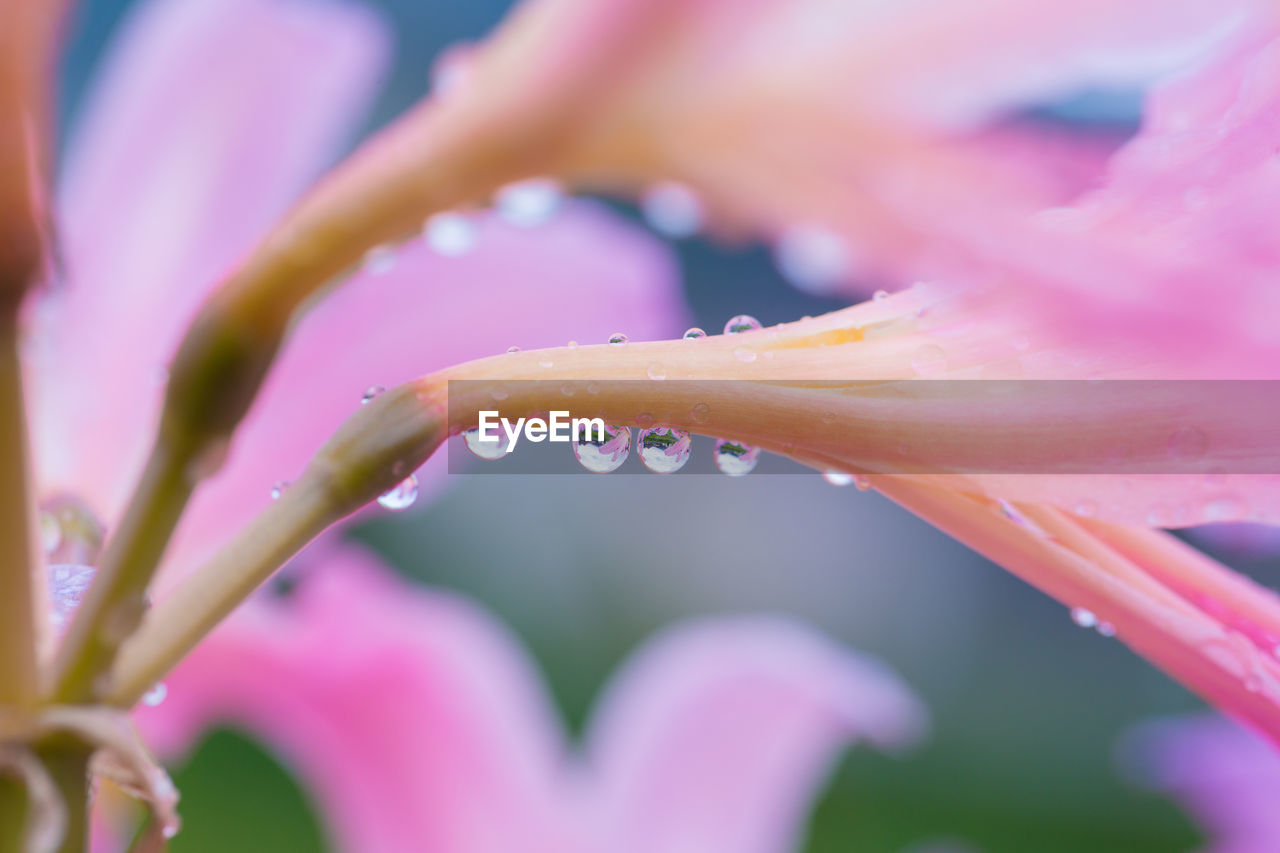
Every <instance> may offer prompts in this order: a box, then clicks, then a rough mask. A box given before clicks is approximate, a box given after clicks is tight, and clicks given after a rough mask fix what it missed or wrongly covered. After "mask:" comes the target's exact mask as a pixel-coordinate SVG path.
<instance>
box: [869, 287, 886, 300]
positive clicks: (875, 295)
mask: <svg viewBox="0 0 1280 853" xmlns="http://www.w3.org/2000/svg"><path fill="white" fill-rule="evenodd" d="M871 298H872V299H874V300H875V301H876V302H879V301H881V300H883V299H888V298H889V291H887V290H877V291H876V292H875V293H873V294H871Z"/></svg>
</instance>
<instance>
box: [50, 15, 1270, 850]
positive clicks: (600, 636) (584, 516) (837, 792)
mask: <svg viewBox="0 0 1280 853" xmlns="http://www.w3.org/2000/svg"><path fill="white" fill-rule="evenodd" d="M367 2H368V3H369V5H373V6H377V7H380V8H382V9H383V11H384V12H385V14H386V15H387V16H388V17H389V18H390V20H391V21H392V22H393V23H394V27H395V32H396V37H397V39H398V44H397V54H396V57H395V65H394V69H393V72H392V76H391V78H390V79H389V81H388V86H387V87H386V89H385V90H384V94H383V96H382V98H381V101H380V102H379V104H378V106H377V109H376V112H375V114H374V115H373V116H372V118H371V122H370V127H376V126H378V125H380V124H382V123H384V122H386V121H387V120H388V119H389V118H391V117H392V116H394V115H395V114H397V113H398V112H399V111H401V110H402V109H404V108H405V107H406V106H408V105H409V104H410V103H412V102H413V101H414V100H416V99H417V98H418V97H420V96H421V95H422V94H423V92H424V90H425V88H426V81H427V79H428V70H429V67H430V64H431V62H432V60H433V58H434V57H435V55H436V54H437V53H438V52H439V50H440V49H441V48H443V47H445V46H447V45H449V44H451V43H453V42H455V41H458V40H459V39H473V38H476V37H479V36H481V35H483V34H484V33H485V32H487V31H488V30H489V29H490V28H491V27H492V26H493V25H494V24H495V23H496V22H497V21H498V20H500V18H501V17H502V15H503V14H504V13H505V11H506V9H507V7H508V5H509V4H508V3H507V2H505V0H470V2H466V3H446V2H443V0H435V2H431V1H430V0H428V1H427V2H424V0H367ZM129 5H130V3H129V0H86V1H85V2H83V3H82V9H81V12H80V15H79V19H78V20H77V22H76V28H75V32H74V40H73V46H72V50H71V51H70V54H69V56H68V59H67V66H66V68H65V97H64V114H65V115H70V114H72V113H73V112H74V110H75V106H76V104H77V101H78V99H79V98H80V97H81V95H82V92H83V90H84V87H85V83H86V80H87V78H88V76H89V74H90V73H91V70H92V68H93V65H94V62H95V60H96V59H97V57H98V56H99V54H100V51H101V50H102V48H103V45H104V43H105V41H106V40H107V39H108V38H109V36H110V35H111V33H112V32H113V29H114V28H115V27H116V26H117V25H118V23H119V21H120V19H121V16H122V15H123V14H124V13H125V12H126V11H127V9H128V7H129ZM1133 107H1134V103H1128V104H1126V101H1125V99H1119V100H1116V99H1114V98H1113V99H1110V100H1107V101H1095V102H1092V103H1091V102H1088V101H1087V100H1086V101H1085V102H1083V103H1072V104H1066V105H1057V106H1056V107H1055V108H1052V109H1047V110H1045V111H1044V115H1043V119H1044V120H1046V121H1077V122H1079V121H1086V122H1091V123H1095V124H1096V123H1102V124H1105V125H1107V126H1108V127H1110V128H1112V129H1113V130H1115V131H1116V132H1125V131H1126V126H1127V125H1128V124H1130V123H1132V122H1133V121H1135V120H1136V113H1135V111H1134V109H1133ZM619 209H620V210H623V211H624V212H625V213H626V215H628V216H632V217H635V216H636V214H635V211H634V210H632V209H627V208H625V207H622V206H620V207H619ZM637 218H638V217H637ZM676 250H677V251H678V254H679V257H680V261H681V265H682V273H683V277H684V282H685V288H686V293H687V301H688V303H689V305H690V307H691V310H692V312H693V314H694V316H695V322H696V324H697V325H700V326H702V327H704V328H706V329H708V330H718V329H719V328H720V327H721V326H722V325H723V323H724V321H725V319H726V318H727V317H729V316H730V315H732V314H737V313H744V312H745V313H749V314H752V315H754V316H756V317H758V318H759V319H760V320H762V321H763V322H764V323H765V324H771V323H775V322H780V321H784V320H792V319H795V318H797V317H800V316H802V315H805V314H818V313H820V312H822V311H826V310H830V309H832V308H836V307H839V306H840V305H841V304H842V303H840V302H837V301H833V300H824V299H818V298H815V297H812V296H807V295H804V294H802V293H800V292H799V291H797V290H795V289H793V288H792V287H790V286H789V285H788V284H787V283H786V282H785V281H784V280H783V279H782V277H781V276H780V275H779V274H778V273H777V272H776V269H775V267H774V264H773V262H772V259H771V257H770V255H769V252H768V251H767V250H766V249H764V248H760V247H724V246H716V245H712V244H710V243H707V242H704V241H701V240H698V239H693V240H689V241H683V242H681V243H680V244H678V246H676ZM620 325H621V324H620ZM699 449H701V448H699ZM424 503H425V504H426V505H424V506H421V507H418V508H415V509H414V510H413V511H410V512H407V513H403V514H399V515H396V516H387V517H380V518H377V519H376V520H373V521H371V522H368V523H366V524H365V525H364V526H363V527H361V528H359V529H358V530H357V531H356V533H355V535H356V536H357V537H358V538H360V539H361V540H363V541H364V542H366V543H368V544H369V545H371V546H372V547H374V548H376V549H377V550H378V551H379V552H381V553H382V554H383V556H384V557H385V558H386V560H387V562H388V563H390V564H391V565H393V566H395V567H396V568H397V569H398V570H399V571H400V572H402V573H403V574H404V575H405V576H406V577H408V578H411V579H413V580H414V581H416V582H420V583H424V584H431V585H434V586H438V587H445V588H449V589H453V590H459V591H462V592H464V593H466V594H467V595H469V596H471V597H473V598H475V599H477V600H478V601H480V602H481V603H482V604H483V605H484V606H485V607H487V608H489V609H490V610H492V611H494V612H495V613H497V614H498V615H499V616H500V617H501V618H503V619H504V620H505V621H506V622H508V623H509V624H510V625H511V626H512V628H513V629H514V630H515V631H516V632H517V633H518V634H519V635H520V636H521V637H522V638H523V640H524V641H525V642H526V643H527V645H528V646H529V647H530V649H531V650H532V652H533V654H534V656H535V657H536V659H537V660H538V662H539V664H540V665H541V667H542V669H543V672H544V674H545V676H546V678H547V680H548V682H549V684H550V685H551V688H552V690H553V692H554V694H555V696H556V698H557V699H558V701H559V703H560V707H561V709H562V712H563V714H564V715H565V717H566V719H567V720H568V721H569V722H570V724H571V725H572V726H574V727H575V728H576V727H578V726H580V725H581V722H582V720H583V719H584V717H585V716H586V715H587V713H588V711H589V709H590V705H591V702H592V699H593V697H594V696H595V695H596V693H597V691H598V690H599V688H600V687H601V685H602V683H603V680H604V679H605V678H606V677H607V675H608V674H609V673H610V672H611V671H612V670H613V669H614V668H615V667H616V665H617V664H618V663H619V662H620V661H621V660H622V659H623V658H625V656H626V655H627V654H628V653H629V652H630V651H631V650H632V649H633V648H634V647H635V646H636V645H637V644H638V643H639V642H640V641H641V640H642V639H643V638H644V637H645V636H646V635H648V634H650V633H651V632H652V631H654V630H655V629H658V628H659V627H661V626H663V625H665V624H668V623H670V622H672V621H674V620H679V619H682V618H686V617H690V616H697V615H699V614H707V613H717V612H760V611H768V612H780V613H786V614H791V615H794V616H797V617H799V618H802V619H804V620H807V621H808V622H810V623H812V624H814V625H817V626H819V627H821V628H822V629H823V630H825V631H827V632H829V633H830V634H831V635H833V636H835V637H836V638H838V639H840V640H842V641H844V642H846V643H848V644H850V645H851V646H853V647H855V648H857V649H860V650H862V651H865V652H869V653H872V654H875V655H879V656H881V657H883V658H884V659H885V660H887V661H888V662H889V663H890V664H891V665H892V666H893V667H894V668H895V669H897V670H898V671H899V672H900V673H902V675H903V676H904V677H905V679H906V680H907V681H908V683H910V684H911V685H912V686H913V687H914V688H915V689H916V690H917V691H918V693H919V694H920V695H921V696H922V697H923V698H924V700H925V701H926V703H927V704H928V706H929V707H930V709H931V711H932V713H933V717H934V728H933V736H932V738H931V739H930V741H929V742H928V743H927V744H925V745H924V746H923V747H922V748H920V749H919V750H917V751H916V752H914V753H912V754H910V755H908V756H906V757H903V758H887V757H884V756H881V755H877V754H875V753H872V752H870V751H867V750H862V749H857V750H854V751H853V752H851V753H849V754H848V755H846V756H845V758H844V760H843V761H842V762H841V763H840V765H839V766H838V768H837V770H836V772H835V774H834V777H833V779H832V781H831V784H830V786H829V788H828V789H827V790H826V792H825V794H824V795H823V797H822V798H821V800H820V802H819V804H818V806H817V810H816V813H815V815H814V818H813V822H812V828H811V833H810V837H809V840H808V844H807V848H806V849H807V850H809V851H813V853H826V852H827V851H911V853H925V851H931V853H942V851H952V852H953V853H960V851H988V853H1025V851H1037V853H1055V852H1056V851H1073V853H1074V851H1113V850H1114V851H1127V853H1141V851H1170V850H1185V849H1191V848H1194V847H1195V846H1196V845H1197V844H1198V843H1199V839H1198V838H1197V834H1196V830H1195V829H1194V828H1193V827H1192V826H1191V824H1190V823H1189V821H1188V820H1187V819H1186V817H1184V816H1183V815H1182V813H1181V812H1180V811H1178V810H1177V809H1176V808H1175V807H1174V806H1173V805H1172V804H1170V803H1168V802H1167V801H1164V800H1162V799H1159V798H1157V797H1154V796H1152V795H1150V794H1147V793H1145V792H1143V791H1141V790H1139V789H1137V788H1136V787H1134V786H1132V785H1130V784H1128V783H1127V782H1125V781H1124V779H1123V778H1122V775H1121V774H1120V773H1118V772H1117V763H1116V761H1115V758H1114V748H1115V744H1116V742H1117V738H1118V737H1119V736H1120V735H1121V734H1122V733H1123V732H1124V731H1125V730H1126V729H1127V728H1128V727H1130V726H1131V725H1133V724H1134V723H1136V722H1138V721H1142V720H1145V719H1148V718H1151V717H1153V716H1159V715H1166V714H1173V713H1181V712H1186V711H1190V710H1195V709H1196V708H1197V707H1199V703H1198V701H1197V700H1195V699H1194V698H1193V697H1191V696H1190V695H1189V694H1187V693H1186V692H1185V691H1183V690H1182V689H1181V688H1179V687H1177V686H1176V685H1174V684H1173V683H1172V682H1171V681H1169V680H1168V679H1167V678H1166V677H1165V676H1164V675H1162V674H1161V673H1159V672H1157V671H1156V670H1155V669H1153V668H1151V667H1149V666H1148V665H1146V664H1145V663H1143V662H1142V661H1140V660H1139V659H1138V658H1137V657H1135V656H1134V655H1132V654H1131V653H1129V652H1128V651H1127V650H1126V649H1125V648H1124V647H1123V646H1122V645H1120V644H1119V643H1117V642H1115V641H1114V640H1108V639H1106V638H1104V637H1102V636H1100V635H1098V634H1097V633H1096V632H1094V631H1090V630H1086V629H1082V628H1079V627H1077V626H1076V625H1075V624H1074V623H1073V622H1072V620H1071V619H1070V618H1069V616H1068V613H1067V612H1066V610H1065V609H1064V608H1063V607H1061V606H1060V605H1058V604H1056V603H1055V602H1053V601H1051V600H1049V599H1047V598H1046V597H1044V596H1042V595H1041V594H1040V593H1038V592H1036V591H1034V590H1032V589H1031V588H1029V587H1027V586H1024V585H1023V584H1022V583H1021V582H1019V581H1017V580H1016V579H1014V578H1013V577H1012V576H1010V575H1008V574H1006V573H1004V572H1003V571H1002V570H1001V569H999V568H998V567H996V566H994V565H991V564H990V563H988V562H986V561H985V560H983V559H982V558H980V557H978V556H976V555H974V554H972V553H970V552H969V551H967V550H966V549H964V548H963V547H961V546H959V545H957V544H956V543H954V542H953V541H951V540H950V539H949V538H948V537H946V536H944V535H943V534H941V533H939V532H937V531H936V530H934V529H933V528H931V527H929V526H928V525H925V524H924V523H922V522H920V521H918V520H916V519H915V518H914V517H912V516H910V515H909V514H907V513H906V512H904V511H902V510H899V509H898V508H897V507H895V506H893V505H891V504H889V503H888V502H887V501H885V500H884V499H882V498H880V497H878V496H876V495H874V494H869V493H862V492H859V491H857V490H856V489H852V488H836V487H833V486H831V485H828V484H827V483H826V482H824V481H823V479H822V478H821V477H819V476H818V475H817V474H807V475H795V476H764V477H755V478H753V477H746V478H742V479H730V478H725V477H712V476H686V477H678V478H660V477H655V476H615V477H553V476H549V477H528V476H526V477H505V476H492V475H490V476H483V477H479V476H470V477H468V476H453V477H451V482H450V486H449V488H448V489H447V490H446V491H445V492H444V494H443V495H442V496H441V497H440V498H439V499H438V500H435V501H431V502H425V501H424ZM602 507H603V508H607V511H600V508H602ZM1223 556H1224V559H1226V560H1227V561H1228V562H1233V563H1234V564H1235V565H1237V566H1240V563H1239V561H1238V560H1232V558H1231V556H1230V555H1223ZM1242 568H1246V569H1248V570H1249V571H1251V572H1252V573H1253V574H1254V576H1255V577H1258V578H1260V579H1261V580H1262V581H1263V582H1265V583H1269V584H1274V583H1275V582H1276V581H1277V579H1278V578H1280V565H1277V564H1276V562H1275V561H1274V560H1270V561H1269V560H1255V561H1253V563H1252V564H1251V565H1248V566H1242ZM175 771H176V773H175V775H176V781H177V783H178V785H179V787H180V788H181V789H182V790H183V791H184V794H185V796H184V798H183V808H182V811H183V815H184V818H185V822H186V826H185V829H184V831H183V833H182V834H181V835H180V836H179V837H178V838H177V840H176V842H175V843H174V844H173V849H174V850H175V851H178V852H179V853H194V851H206V850H209V851H212V850H290V851H308V850H322V849H324V842H323V840H322V837H321V833H320V830H319V829H318V828H317V823H316V821H315V819H314V817H313V815H312V813H311V811H310V806H309V804H308V803H307V801H306V796H305V794H304V793H302V792H301V791H300V789H299V788H298V787H297V786H296V785H295V784H294V783H293V782H292V780H291V779H290V777H289V775H288V773H287V772H286V770H285V769H283V768H281V767H280V766H279V765H278V764H276V763H275V762H274V760H273V759H272V758H271V757H270V756H269V755H267V754H266V753H265V752H264V751H263V750H262V749H261V748H260V747H259V746H257V745H256V744H255V743H253V742H252V741H251V740H250V739H247V738H245V737H244V736H242V735H239V734H237V733H235V732H219V733H215V734H214V735H212V736H211V737H209V738H208V739H207V740H206V742H205V743H204V744H203V745H202V746H201V747H200V748H199V749H198V750H197V751H196V752H195V753H194V755H193V757H192V758H191V759H190V761H189V762H188V763H187V764H186V765H185V766H182V767H178V768H175Z"/></svg>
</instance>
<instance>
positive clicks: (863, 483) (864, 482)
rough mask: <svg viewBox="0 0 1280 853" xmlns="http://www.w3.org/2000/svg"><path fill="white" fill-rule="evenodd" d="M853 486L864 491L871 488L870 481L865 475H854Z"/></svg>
mask: <svg viewBox="0 0 1280 853" xmlns="http://www.w3.org/2000/svg"><path fill="white" fill-rule="evenodd" d="M853 487H854V488H855V489H857V490H858V491H860V492H866V491H869V490H870V489H871V481H870V480H868V479H867V478H866V477H857V476H855V477H854V478H853Z"/></svg>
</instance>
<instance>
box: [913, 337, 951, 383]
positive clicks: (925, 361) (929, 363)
mask: <svg viewBox="0 0 1280 853" xmlns="http://www.w3.org/2000/svg"><path fill="white" fill-rule="evenodd" d="M911 369H912V370H914V371H915V372H916V373H917V374H918V375H920V376H937V375H939V374H940V373H943V372H944V371H946V369H947V354H946V352H944V351H943V349H942V347H940V346H938V345H937V344H924V345H923V346H921V347H919V348H917V349H916V351H915V352H913V353H912V354H911Z"/></svg>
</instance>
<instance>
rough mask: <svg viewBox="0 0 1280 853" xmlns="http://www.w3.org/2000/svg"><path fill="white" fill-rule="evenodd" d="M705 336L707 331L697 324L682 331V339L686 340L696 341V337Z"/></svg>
mask: <svg viewBox="0 0 1280 853" xmlns="http://www.w3.org/2000/svg"><path fill="white" fill-rule="evenodd" d="M706 336H707V333H706V332H704V331H702V330H701V329H699V328H698V327H697V326H694V327H693V328H692V329H688V330H686V331H685V333H684V339H685V340H686V341H696V340H698V338H705V337H706Z"/></svg>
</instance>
